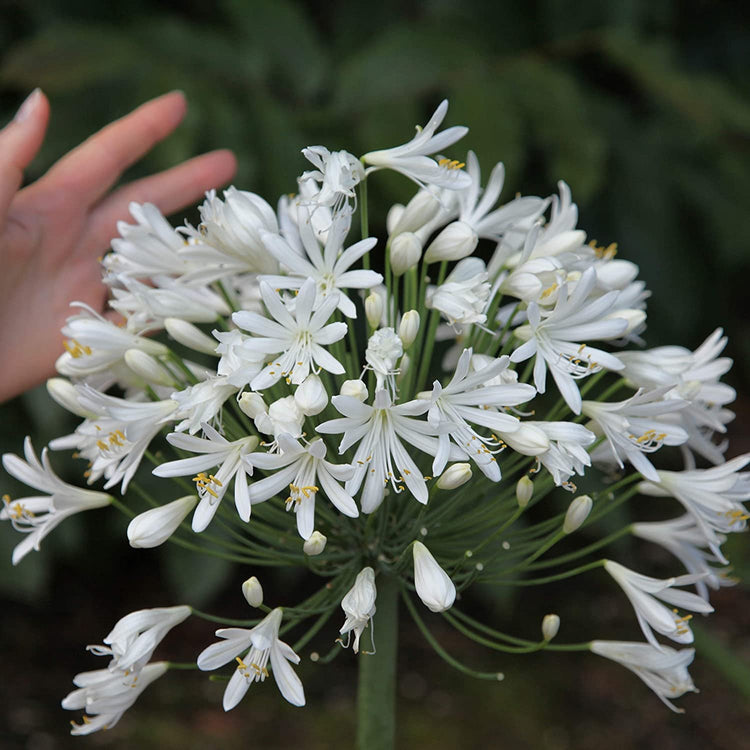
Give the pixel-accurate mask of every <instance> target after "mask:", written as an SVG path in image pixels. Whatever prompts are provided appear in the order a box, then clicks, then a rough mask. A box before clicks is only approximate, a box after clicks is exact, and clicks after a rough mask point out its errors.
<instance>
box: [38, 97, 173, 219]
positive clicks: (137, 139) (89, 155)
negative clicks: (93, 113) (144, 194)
mask: <svg viewBox="0 0 750 750" xmlns="http://www.w3.org/2000/svg"><path fill="white" fill-rule="evenodd" d="M186 110H187V104H186V102H185V96H184V95H183V94H182V93H181V92H179V91H173V92H171V93H169V94H164V95H163V96H160V97H158V98H156V99H152V100H151V101H150V102H146V103H145V104H143V105H141V106H140V107H138V109H136V110H134V111H133V112H131V113H130V114H129V115H125V117H122V118H120V119H119V120H116V121H115V122H113V123H111V124H110V125H107V127H105V128H103V129H102V130H100V131H99V132H98V133H95V134H94V135H92V136H91V137H90V138H89V139H88V140H87V141H85V142H84V143H82V144H81V145H80V146H78V147H77V148H76V149H74V150H73V151H71V152H70V153H69V154H67V155H66V156H64V157H63V158H62V159H60V161H58V162H57V164H55V165H54V166H53V167H52V169H50V171H49V172H48V173H47V174H46V175H45V176H44V177H43V178H42V179H41V180H40V181H39V184H40V186H42V185H43V186H44V188H45V189H50V188H55V189H57V188H60V189H64V190H65V191H70V192H71V193H74V194H75V196H76V199H77V200H76V202H77V204H78V205H79V206H80V205H84V206H90V205H92V204H93V203H95V202H96V201H97V200H98V199H99V198H101V196H102V195H104V193H105V192H106V191H107V190H108V189H109V188H110V187H111V186H112V185H113V184H114V183H115V182H116V181H117V179H118V178H119V177H120V175H121V174H122V172H123V171H124V170H125V169H127V168H128V167H129V166H130V165H131V164H133V163H134V162H136V161H138V159H140V158H141V157H142V156H143V155H144V154H145V153H146V152H148V151H149V150H150V149H151V148H152V147H153V146H154V145H156V144H157V143H158V142H159V141H161V140H163V139H164V138H166V137H167V136H168V135H169V134H170V133H171V132H172V131H173V130H174V129H175V128H176V127H177V126H178V125H179V124H180V122H181V121H182V118H183V117H184V116H185V112H186Z"/></svg>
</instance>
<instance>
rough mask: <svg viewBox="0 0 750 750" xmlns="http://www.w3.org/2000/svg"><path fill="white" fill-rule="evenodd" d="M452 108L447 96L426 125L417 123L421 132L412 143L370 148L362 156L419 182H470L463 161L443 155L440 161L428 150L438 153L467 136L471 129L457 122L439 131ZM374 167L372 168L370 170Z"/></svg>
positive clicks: (454, 186) (457, 187)
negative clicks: (377, 148)
mask: <svg viewBox="0 0 750 750" xmlns="http://www.w3.org/2000/svg"><path fill="white" fill-rule="evenodd" d="M447 111H448V101H447V100H443V101H442V102H441V103H440V105H439V106H438V108H437V109H436V110H435V113H434V114H433V115H432V117H431V118H430V120H429V122H428V123H427V125H425V126H424V128H420V127H417V134H416V135H415V136H414V138H412V139H411V140H410V141H409V142H408V143H404V144H403V145H401V146H396V147H394V148H389V149H384V150H380V151H370V152H368V153H366V154H365V155H364V156H363V157H362V161H363V162H365V164H370V165H372V167H374V168H375V169H393V170H395V171H396V172H401V174H403V175H406V177H408V178H409V179H411V180H414V182H416V183H417V184H418V185H420V186H421V187H424V186H425V185H426V184H428V183H429V184H431V185H438V186H440V187H446V188H450V189H452V190H461V189H462V188H465V187H467V186H468V185H469V184H470V178H469V176H468V175H467V174H466V172H462V171H461V167H462V166H463V165H462V164H459V163H458V162H453V161H450V160H449V159H441V160H440V161H439V162H436V161H435V160H434V159H431V158H430V157H429V156H428V154H436V153H438V152H440V151H442V150H443V149H445V148H447V147H448V146H450V145H452V144H454V143H455V142H456V141H458V140H459V139H461V138H463V137H464V136H465V135H466V133H468V131H469V129H468V128H466V127H463V126H454V127H452V128H448V129H447V130H443V131H442V132H441V133H438V134H437V135H436V134H435V131H436V130H437V129H438V127H439V125H440V123H441V122H442V121H443V119H444V118H445V115H446V112H447ZM367 171H368V172H371V171H373V170H372V169H369V170H367Z"/></svg>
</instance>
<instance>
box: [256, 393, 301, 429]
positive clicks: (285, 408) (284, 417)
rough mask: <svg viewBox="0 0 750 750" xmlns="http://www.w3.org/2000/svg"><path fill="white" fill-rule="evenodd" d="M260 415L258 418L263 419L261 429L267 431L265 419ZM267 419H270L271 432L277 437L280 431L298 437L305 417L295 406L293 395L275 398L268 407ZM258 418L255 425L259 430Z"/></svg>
mask: <svg viewBox="0 0 750 750" xmlns="http://www.w3.org/2000/svg"><path fill="white" fill-rule="evenodd" d="M264 416H265V415H261V416H260V418H259V420H263V430H262V431H265V432H266V433H268V427H267V420H265V419H263V418H264ZM268 419H269V420H270V421H271V424H272V428H271V431H270V432H271V433H272V434H273V436H274V437H278V436H279V435H280V434H281V433H282V432H288V433H289V434H290V435H291V436H292V437H295V438H296V437H299V436H300V434H301V433H302V422H304V420H305V417H304V415H303V414H302V412H301V411H300V409H299V407H298V406H297V402H296V401H295V400H294V396H284V398H279V399H276V401H274V402H273V403H272V404H271V405H270V406H269V407H268ZM259 420H256V427H258V429H259V430H261V427H260V426H259Z"/></svg>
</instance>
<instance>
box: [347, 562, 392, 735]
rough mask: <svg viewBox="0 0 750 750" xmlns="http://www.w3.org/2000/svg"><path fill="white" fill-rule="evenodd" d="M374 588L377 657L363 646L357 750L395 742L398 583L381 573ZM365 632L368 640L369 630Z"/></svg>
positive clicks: (359, 686)
mask: <svg viewBox="0 0 750 750" xmlns="http://www.w3.org/2000/svg"><path fill="white" fill-rule="evenodd" d="M377 587H378V599H377V607H378V609H377V612H376V614H375V618H374V620H375V625H377V636H376V646H377V653H376V654H372V653H371V654H367V653H364V651H365V648H366V646H365V645H364V644H363V649H362V652H361V653H360V657H359V685H358V690H357V748H358V750H393V748H394V747H395V740H396V657H397V655H398V594H399V585H398V579H397V578H395V577H394V576H388V575H385V574H382V573H381V574H380V575H379V576H378V579H377ZM369 632H370V637H372V634H373V627H372V626H371V627H370V629H369ZM363 640H364V639H363ZM367 650H370V649H367ZM372 650H374V649H372Z"/></svg>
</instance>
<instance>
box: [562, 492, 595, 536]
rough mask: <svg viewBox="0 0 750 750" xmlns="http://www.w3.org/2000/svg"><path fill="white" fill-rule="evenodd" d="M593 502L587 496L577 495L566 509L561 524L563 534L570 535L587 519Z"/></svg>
mask: <svg viewBox="0 0 750 750" xmlns="http://www.w3.org/2000/svg"><path fill="white" fill-rule="evenodd" d="M593 505H594V501H593V500H592V499H591V498H590V497H589V496H588V495H579V496H578V497H577V498H575V499H574V500H573V502H572V503H571V504H570V506H569V507H568V512H567V513H566V514H565V521H564V522H563V533H565V534H572V533H573V532H574V531H575V530H576V529H578V528H580V527H581V524H582V523H583V522H584V521H585V520H586V519H587V518H588V515H589V513H591V508H592V507H593Z"/></svg>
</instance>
